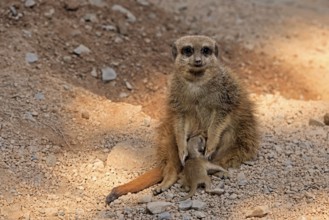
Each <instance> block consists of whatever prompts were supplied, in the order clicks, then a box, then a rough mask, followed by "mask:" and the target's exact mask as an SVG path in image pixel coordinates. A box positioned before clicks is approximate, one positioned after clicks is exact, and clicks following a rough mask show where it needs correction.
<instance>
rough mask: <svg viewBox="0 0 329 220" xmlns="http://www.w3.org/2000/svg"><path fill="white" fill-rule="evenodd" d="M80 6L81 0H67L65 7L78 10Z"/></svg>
mask: <svg viewBox="0 0 329 220" xmlns="http://www.w3.org/2000/svg"><path fill="white" fill-rule="evenodd" d="M79 7H80V0H66V1H65V4H64V8H65V9H66V10H68V11H76V10H78V9H79Z"/></svg>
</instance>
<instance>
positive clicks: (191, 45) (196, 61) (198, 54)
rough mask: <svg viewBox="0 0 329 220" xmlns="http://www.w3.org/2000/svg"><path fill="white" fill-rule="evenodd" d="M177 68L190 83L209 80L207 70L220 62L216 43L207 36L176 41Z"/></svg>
mask: <svg viewBox="0 0 329 220" xmlns="http://www.w3.org/2000/svg"><path fill="white" fill-rule="evenodd" d="M172 55H173V57H174V59H175V66H176V68H177V69H178V70H179V72H180V73H181V74H183V77H184V78H185V79H186V80H188V81H197V80H202V78H209V76H207V69H211V67H214V66H215V65H216V64H217V62H218V60H217V59H218V47H217V44H216V41H215V40H213V39H211V38H209V37H207V36H201V35H200V36H199V35H192V36H185V37H181V38H179V39H178V40H176V41H175V42H174V44H173V47H172Z"/></svg>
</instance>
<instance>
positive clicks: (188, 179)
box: [179, 135, 227, 200]
mask: <svg viewBox="0 0 329 220" xmlns="http://www.w3.org/2000/svg"><path fill="white" fill-rule="evenodd" d="M205 148H206V141H205V138H204V137H203V136H202V135H199V136H195V137H192V138H190V139H189V140H188V142H187V151H188V159H187V160H186V161H185V166H184V168H183V171H182V172H181V173H180V174H179V177H180V181H181V184H182V186H183V188H184V189H185V190H186V191H189V193H188V194H187V195H186V196H184V197H183V198H182V199H181V200H186V199H188V198H191V197H192V196H193V195H194V194H195V192H196V190H197V188H198V186H199V185H201V184H203V185H204V186H205V191H206V192H210V193H211V192H212V190H211V179H210V177H209V176H208V171H210V170H212V171H222V172H227V170H225V169H224V168H222V167H221V166H218V165H216V164H213V163H211V162H210V161H208V160H207V159H206V158H205V157H204V155H203V154H202V153H203V152H204V150H205Z"/></svg>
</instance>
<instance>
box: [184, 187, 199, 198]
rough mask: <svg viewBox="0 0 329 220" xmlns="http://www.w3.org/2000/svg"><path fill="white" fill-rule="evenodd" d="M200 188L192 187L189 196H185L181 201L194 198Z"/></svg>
mask: <svg viewBox="0 0 329 220" xmlns="http://www.w3.org/2000/svg"><path fill="white" fill-rule="evenodd" d="M197 188H198V186H197V185H193V184H192V185H191V188H190V191H189V192H188V194H187V195H186V196H184V197H183V198H182V199H181V201H184V200H186V199H189V198H191V197H192V196H194V194H195V192H196V190H197Z"/></svg>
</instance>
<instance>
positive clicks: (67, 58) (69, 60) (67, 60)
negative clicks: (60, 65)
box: [63, 56, 72, 63]
mask: <svg viewBox="0 0 329 220" xmlns="http://www.w3.org/2000/svg"><path fill="white" fill-rule="evenodd" d="M71 60H72V57H71V56H64V57H63V61H64V62H65V63H69V62H71Z"/></svg>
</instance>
